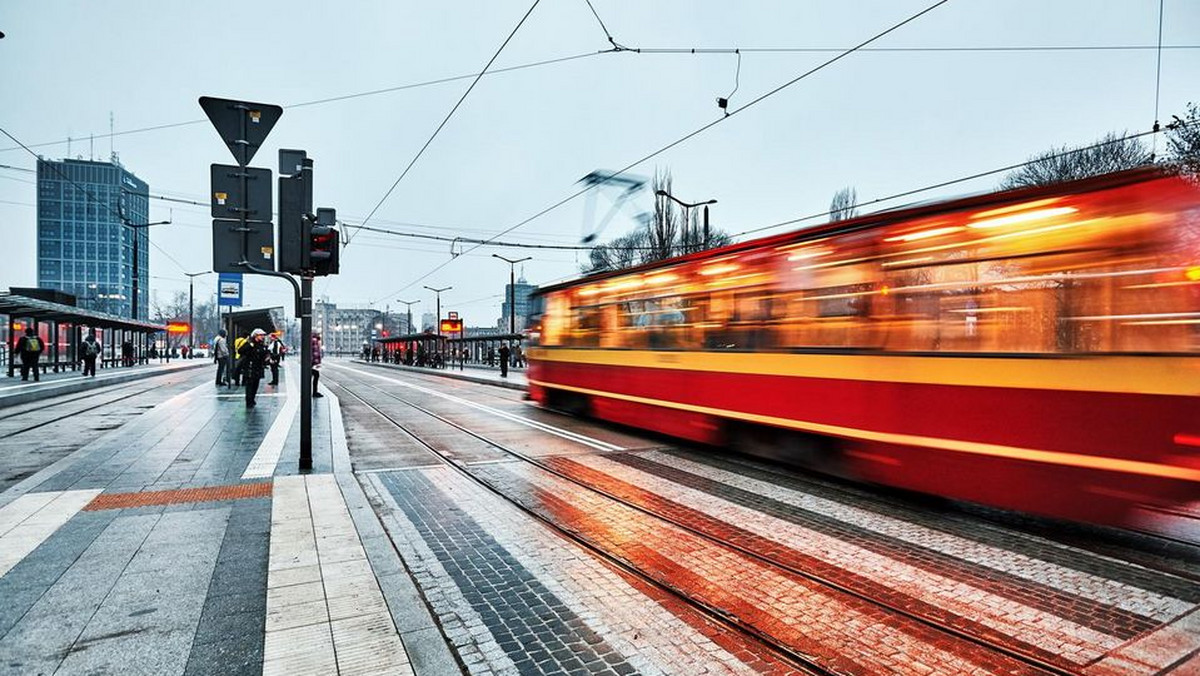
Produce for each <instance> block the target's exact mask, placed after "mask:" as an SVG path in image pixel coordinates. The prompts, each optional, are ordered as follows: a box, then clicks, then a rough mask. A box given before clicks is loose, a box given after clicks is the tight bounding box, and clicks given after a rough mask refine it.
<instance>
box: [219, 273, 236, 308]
mask: <svg viewBox="0 0 1200 676" xmlns="http://www.w3.org/2000/svg"><path fill="white" fill-rule="evenodd" d="M217 305H218V306H220V307H241V306H242V273H240V272H222V273H221V274H220V275H218V276H217Z"/></svg>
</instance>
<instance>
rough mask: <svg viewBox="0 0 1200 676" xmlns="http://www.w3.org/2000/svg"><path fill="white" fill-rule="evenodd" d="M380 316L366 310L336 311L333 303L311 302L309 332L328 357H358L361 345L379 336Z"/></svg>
mask: <svg viewBox="0 0 1200 676" xmlns="http://www.w3.org/2000/svg"><path fill="white" fill-rule="evenodd" d="M383 330H384V329H383V313H382V312H380V311H379V310H373V309H370V308H339V307H338V306H337V305H336V304H335V303H330V302H328V301H316V302H314V303H313V331H317V332H320V334H321V344H322V346H323V347H324V349H325V351H326V352H329V353H331V354H358V353H360V352H362V348H363V343H372V341H373V340H374V339H376V338H382V337H383Z"/></svg>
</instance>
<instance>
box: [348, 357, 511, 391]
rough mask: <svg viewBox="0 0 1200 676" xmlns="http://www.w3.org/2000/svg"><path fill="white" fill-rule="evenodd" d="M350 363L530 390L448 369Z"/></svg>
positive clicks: (361, 362)
mask: <svg viewBox="0 0 1200 676" xmlns="http://www.w3.org/2000/svg"><path fill="white" fill-rule="evenodd" d="M350 362H351V363H352V364H361V365H363V366H375V367H379V368H386V369H390V370H392V371H404V372H407V373H422V374H424V375H427V376H440V377H442V378H453V379H455V380H465V381H467V382H469V383H478V384H480V385H491V386H492V387H502V388H504V389H506V390H517V391H519V392H524V391H525V390H527V389H529V388H528V387H527V386H525V385H521V384H520V383H506V382H501V381H497V380H493V379H491V378H481V377H479V376H471V375H467V374H465V373H463V372H461V371H459V372H457V373H455V372H453V371H450V370H449V369H446V370H442V369H427V368H420V367H416V366H402V365H399V364H385V363H383V362H374V361H363V360H361V359H351V360H350Z"/></svg>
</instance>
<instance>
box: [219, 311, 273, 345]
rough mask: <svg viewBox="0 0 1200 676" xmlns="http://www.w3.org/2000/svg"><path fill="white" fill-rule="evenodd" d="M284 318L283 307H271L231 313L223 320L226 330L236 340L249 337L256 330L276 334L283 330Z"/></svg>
mask: <svg viewBox="0 0 1200 676" xmlns="http://www.w3.org/2000/svg"><path fill="white" fill-rule="evenodd" d="M282 316H283V308H282V307H269V308H258V309H254V310H239V311H237V312H230V313H228V314H226V315H223V319H224V324H225V330H226V331H228V332H229V335H230V336H232V337H234V338H236V337H238V336H248V335H250V332H251V331H253V330H254V329H262V330H263V331H266V332H267V333H275V331H277V330H279V329H282V328H283V321H282Z"/></svg>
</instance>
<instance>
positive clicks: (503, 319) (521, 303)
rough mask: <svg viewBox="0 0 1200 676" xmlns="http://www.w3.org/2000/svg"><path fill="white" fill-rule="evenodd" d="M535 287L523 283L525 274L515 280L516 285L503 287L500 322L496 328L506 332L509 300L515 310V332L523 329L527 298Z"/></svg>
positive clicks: (509, 314)
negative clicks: (514, 306)
mask: <svg viewBox="0 0 1200 676" xmlns="http://www.w3.org/2000/svg"><path fill="white" fill-rule="evenodd" d="M535 289H537V287H536V286H534V285H533V284H530V283H528V282H526V281H525V274H524V273H522V274H521V276H520V277H518V278H517V283H516V284H505V285H504V302H503V303H501V304H500V321H498V322H497V323H496V326H497V327H498V328H500V329H501V330H503V331H508V330H509V327H510V326H511V324H510V323H509V317H510V316H511V310H510V309H509V304H510V299H511V300H512V301H513V302H514V304H515V305H516V309H517V322H516V325H517V331H521V330H522V329H524V328H525V319H526V317H528V316H529V297H530V296H531V295H533V292H534V290H535Z"/></svg>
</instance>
